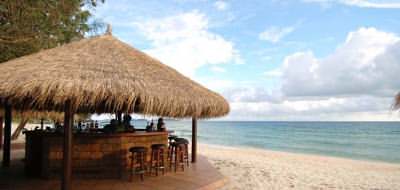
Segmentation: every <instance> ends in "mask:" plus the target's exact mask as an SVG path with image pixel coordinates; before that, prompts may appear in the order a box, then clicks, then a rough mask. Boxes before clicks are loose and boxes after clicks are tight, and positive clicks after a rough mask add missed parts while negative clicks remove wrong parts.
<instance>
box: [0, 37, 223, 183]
mask: <svg viewBox="0 0 400 190" xmlns="http://www.w3.org/2000/svg"><path fill="white" fill-rule="evenodd" d="M0 70H1V71H2V75H0V105H1V106H2V107H4V112H5V113H4V120H5V134H4V136H5V144H4V154H3V165H4V166H8V165H9V161H10V136H11V119H12V110H13V109H16V110H23V111H27V110H33V111H40V112H44V111H56V112H64V148H63V155H64V156H63V170H64V171H63V178H62V179H63V180H62V189H64V190H67V189H71V154H72V150H71V146H72V143H73V142H72V135H73V134H72V129H71V128H72V125H73V123H72V119H73V117H74V114H76V113H140V114H146V115H154V116H162V117H172V118H192V130H193V131H192V161H193V162H195V161H196V152H197V151H196V130H197V119H202V118H213V117H220V116H224V115H226V114H227V113H228V112H229V104H228V103H227V101H226V100H225V99H224V98H223V97H222V96H220V95H219V94H217V93H215V92H212V91H210V90H208V89H206V88H205V87H203V86H201V85H199V84H198V83H196V82H194V81H192V80H191V79H189V78H187V77H185V76H183V75H182V74H180V73H178V72H177V71H176V70H174V69H172V68H170V67H168V66H166V65H164V64H162V63H161V62H160V61H158V60H156V59H154V58H152V57H150V56H148V55H146V54H145V53H143V52H141V51H139V50H137V49H135V48H133V47H131V46H129V45H127V44H125V43H123V42H121V41H120V40H118V39H117V38H115V37H113V36H112V34H111V32H108V33H107V34H105V35H102V36H97V37H93V38H89V39H82V40H80V41H75V42H72V43H69V44H66V45H63V46H59V47H56V48H53V49H48V50H43V51H40V52H38V53H35V54H32V55H28V56H24V57H21V58H17V59H14V60H11V61H8V62H5V63H2V64H0Z"/></svg>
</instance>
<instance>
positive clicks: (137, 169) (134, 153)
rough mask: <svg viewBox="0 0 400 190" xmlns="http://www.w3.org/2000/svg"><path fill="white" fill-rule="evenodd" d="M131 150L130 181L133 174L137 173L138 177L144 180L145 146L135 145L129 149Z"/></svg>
mask: <svg viewBox="0 0 400 190" xmlns="http://www.w3.org/2000/svg"><path fill="white" fill-rule="evenodd" d="M129 152H131V167H130V168H131V172H130V178H129V179H130V181H132V177H133V175H134V174H139V175H140V179H141V180H142V181H143V180H144V173H145V172H146V166H145V163H146V161H145V160H146V153H147V149H146V148H145V147H141V146H137V147H132V148H130V149H129Z"/></svg>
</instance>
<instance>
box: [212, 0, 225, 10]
mask: <svg viewBox="0 0 400 190" xmlns="http://www.w3.org/2000/svg"><path fill="white" fill-rule="evenodd" d="M214 7H215V8H216V9H217V10H220V11H224V10H226V9H228V8H229V5H228V3H227V2H225V1H215V3H214Z"/></svg>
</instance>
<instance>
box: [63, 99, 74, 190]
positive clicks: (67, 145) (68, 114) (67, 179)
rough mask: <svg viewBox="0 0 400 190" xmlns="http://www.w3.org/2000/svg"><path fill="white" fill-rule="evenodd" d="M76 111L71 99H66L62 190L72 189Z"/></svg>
mask: <svg viewBox="0 0 400 190" xmlns="http://www.w3.org/2000/svg"><path fill="white" fill-rule="evenodd" d="M73 121H74V113H73V112H72V107H71V101H66V102H65V106H64V153H63V170H64V172H63V178H62V188H61V189H62V190H71V189H72V187H71V186H72V183H71V182H72V180H71V178H72V125H73Z"/></svg>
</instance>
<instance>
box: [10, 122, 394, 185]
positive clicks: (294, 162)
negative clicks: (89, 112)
mask: <svg viewBox="0 0 400 190" xmlns="http://www.w3.org/2000/svg"><path fill="white" fill-rule="evenodd" d="M35 126H37V124H28V125H27V128H29V129H33V128H34V127H35ZM15 127H16V124H14V125H13V129H15ZM24 140H25V136H24V135H20V137H19V138H18V140H16V141H13V142H14V143H15V142H19V143H21V142H24ZM198 151H199V153H200V154H202V155H205V156H206V157H207V158H208V159H209V161H210V162H211V163H212V164H213V165H214V166H215V167H216V168H217V169H218V170H219V171H220V172H221V173H222V174H223V175H225V176H226V177H227V178H228V180H229V182H228V184H227V185H226V186H225V187H224V188H222V190H235V189H236V190H243V189H246V190H250V189H260V190H261V189H272V190H274V189H276V190H284V189H300V190H317V189H318V190H319V189H321V190H322V189H348V190H398V189H400V164H391V163H384V162H374V161H361V160H351V159H344V158H336V157H328V156H319V155H310V154H298V153H287V152H279V151H271V150H263V149H255V148H244V147H240V148H236V147H235V148H234V147H226V146H219V145H208V144H200V145H199V149H198Z"/></svg>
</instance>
